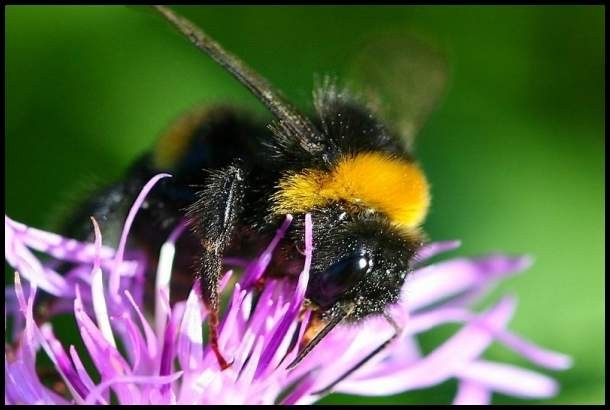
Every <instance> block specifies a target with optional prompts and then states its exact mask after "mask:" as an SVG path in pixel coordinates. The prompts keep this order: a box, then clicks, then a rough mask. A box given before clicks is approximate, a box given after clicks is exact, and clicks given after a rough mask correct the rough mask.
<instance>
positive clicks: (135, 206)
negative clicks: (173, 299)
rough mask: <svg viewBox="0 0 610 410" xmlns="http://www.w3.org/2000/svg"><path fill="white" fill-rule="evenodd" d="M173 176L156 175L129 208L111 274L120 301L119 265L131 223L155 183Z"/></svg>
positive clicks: (111, 284) (111, 289)
mask: <svg viewBox="0 0 610 410" xmlns="http://www.w3.org/2000/svg"><path fill="white" fill-rule="evenodd" d="M167 177H171V175H170V174H158V175H155V176H154V177H152V178H151V179H150V181H148V182H147V183H146V185H144V188H142V190H141V191H140V193H139V194H138V197H137V198H136V200H135V201H134V203H133V205H132V206H131V208H130V209H129V213H128V214H127V219H126V220H125V224H124V225H123V231H122V232H121V239H120V240H119V246H118V248H117V252H116V256H115V258H114V269H113V271H112V274H111V275H110V282H109V288H110V289H109V290H110V294H111V295H112V297H113V298H114V299H115V300H116V301H118V300H119V299H120V295H119V284H120V272H119V270H118V267H119V266H120V265H121V263H122V262H123V255H124V253H125V246H126V245H127V236H128V235H129V230H130V229H131V224H132V223H133V221H134V219H135V218H136V214H137V213H138V211H139V210H140V207H141V206H142V204H143V203H144V201H145V200H146V196H147V195H148V193H149V192H150V191H151V190H152V189H153V187H154V186H155V184H156V183H157V182H159V180H160V179H163V178H167Z"/></svg>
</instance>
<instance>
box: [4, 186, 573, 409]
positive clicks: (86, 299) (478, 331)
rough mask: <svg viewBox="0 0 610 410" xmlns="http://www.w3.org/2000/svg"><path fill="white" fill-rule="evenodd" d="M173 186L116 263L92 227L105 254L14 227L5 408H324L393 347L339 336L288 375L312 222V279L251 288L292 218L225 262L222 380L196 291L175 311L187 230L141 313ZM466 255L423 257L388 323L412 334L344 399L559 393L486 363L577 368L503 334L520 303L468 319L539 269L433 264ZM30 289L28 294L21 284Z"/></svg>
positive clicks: (382, 328) (380, 334) (497, 259)
mask: <svg viewBox="0 0 610 410" xmlns="http://www.w3.org/2000/svg"><path fill="white" fill-rule="evenodd" d="M167 176H168V175H166V174H160V175H158V176H156V177H155V178H153V179H152V180H151V181H150V182H148V184H147V185H146V186H145V187H144V188H143V190H142V192H141V194H140V196H139V197H138V198H137V199H136V201H135V203H134V204H133V207H132V209H131V211H130V213H129V215H128V218H127V220H126V222H125V226H124V230H123V234H122V236H121V240H120V243H119V246H118V248H117V249H116V250H115V249H111V248H108V247H105V246H103V245H102V243H101V242H102V238H101V235H100V232H99V227H98V226H97V224H96V222H95V221H93V225H94V229H95V234H96V235H95V238H96V240H95V243H83V242H79V241H75V240H72V239H67V238H64V237H61V236H59V235H56V234H53V233H49V232H44V231H40V230H38V229H35V228H31V227H28V226H25V225H23V224H21V223H18V222H16V221H14V220H12V219H10V218H9V217H7V216H5V255H6V260H7V261H8V263H9V264H10V265H11V266H12V267H14V268H15V269H16V271H17V272H18V273H17V272H16V273H15V287H14V288H8V289H6V291H5V296H6V304H5V318H6V316H7V317H9V318H11V319H12V327H13V332H12V333H13V343H10V344H9V345H7V346H6V349H5V379H6V382H5V396H4V397H5V403H7V404H15V403H37V404H43V403H44V404H56V403H74V404H93V403H98V404H108V403H111V400H113V401H116V402H118V403H121V404H144V403H156V404H168V403H180V404H219V403H262V404H270V403H278V402H279V403H285V404H297V403H298V404H302V403H312V402H315V401H317V400H318V399H319V398H320V395H319V394H317V393H316V392H318V391H319V390H321V389H323V388H325V387H326V386H328V385H329V384H331V383H332V382H334V381H335V380H336V378H337V377H338V375H341V374H343V373H344V372H346V371H347V370H349V369H350V368H351V367H352V366H353V365H354V364H356V363H358V362H359V361H360V360H361V359H362V358H363V357H365V356H366V355H367V354H368V353H369V352H371V351H372V350H374V349H375V348H376V347H377V346H379V345H380V344H381V343H382V342H383V341H385V340H387V339H388V338H389V336H391V335H392V332H393V329H392V327H391V326H390V325H388V323H387V322H386V321H385V320H383V319H377V318H372V319H369V320H367V321H365V322H363V323H362V324H360V325H357V326H338V327H337V328H335V329H334V330H333V331H331V333H330V334H329V335H328V336H327V337H326V338H325V339H324V340H323V341H322V342H321V343H320V344H319V345H318V346H317V347H316V348H315V349H314V350H313V351H312V352H311V353H310V354H309V355H308V356H307V357H306V358H305V359H304V360H303V361H302V362H301V363H300V364H299V365H298V366H296V367H295V368H294V369H292V370H286V367H287V366H288V364H289V363H290V362H291V361H292V360H293V359H294V358H295V357H296V354H297V348H296V346H298V342H299V341H300V339H301V338H302V337H303V333H304V330H305V328H306V325H307V323H308V320H309V312H308V311H305V314H303V311H304V310H303V309H302V304H303V301H304V296H305V289H306V287H307V282H308V278H309V267H310V263H311V258H312V253H314V254H315V238H312V233H311V232H312V220H311V217H310V216H309V215H307V216H306V249H305V254H306V258H305V266H304V267H303V271H302V273H301V274H300V276H299V278H298V282H297V283H294V281H288V280H285V279H269V280H267V281H266V283H265V287H264V288H263V290H262V291H260V294H258V293H259V291H258V290H256V289H255V288H254V287H253V286H252V284H253V283H255V282H256V279H257V278H259V277H261V276H262V275H263V273H264V272H265V269H266V267H267V265H268V263H269V261H270V257H271V254H272V252H273V250H274V248H275V247H276V245H277V244H278V242H279V241H280V239H281V238H282V236H283V235H284V233H285V232H286V230H287V229H289V228H290V223H291V220H292V217H291V216H290V215H289V216H287V218H286V220H285V222H284V224H283V225H282V226H281V227H280V229H279V230H278V232H277V234H276V236H275V238H274V239H273V241H272V242H271V243H270V244H269V245H268V246H267V248H266V249H265V250H264V251H263V252H262V253H261V255H260V256H259V257H258V258H256V259H255V260H253V261H250V262H248V261H241V260H231V261H230V260H227V263H233V264H236V265H240V264H242V265H244V267H245V271H244V274H243V275H242V277H241V278H240V279H239V281H230V280H229V279H230V278H231V274H232V271H228V272H227V273H226V275H225V276H224V278H223V280H222V282H221V288H224V290H225V292H227V293H229V294H230V302H229V305H228V307H227V308H226V309H225V311H224V315H223V320H222V322H221V328H220V332H219V343H220V348H221V350H222V352H223V353H224V354H226V355H227V356H228V358H229V359H232V360H233V365H232V366H231V367H230V368H229V369H227V370H225V371H221V370H220V369H219V367H218V364H217V361H216V359H215V357H214V354H213V352H212V351H211V350H210V349H209V347H208V346H207V345H206V344H205V342H204V339H203V334H202V329H203V326H202V323H203V322H204V321H205V320H206V316H207V312H206V310H205V308H204V307H203V305H202V304H201V302H200V298H199V296H198V293H197V289H198V286H197V283H195V284H194V285H193V287H192V290H191V292H190V295H189V296H188V298H187V299H186V300H184V301H179V302H177V303H175V304H174V305H173V306H170V303H169V300H170V299H169V295H170V287H169V284H170V278H171V275H172V261H173V259H174V254H175V252H180V249H176V248H175V245H174V244H175V243H176V240H177V238H178V237H179V236H180V234H181V233H182V231H183V230H184V229H185V225H184V224H181V225H180V226H178V227H177V228H176V229H175V231H174V232H173V233H172V234H171V235H170V237H169V238H168V239H167V241H166V243H165V244H164V245H163V247H162V249H161V251H160V258H159V265H158V272H157V275H156V282H155V295H156V298H155V308H154V311H152V312H148V311H145V310H144V303H143V298H144V296H143V295H144V292H143V288H144V286H143V283H144V280H145V278H144V272H145V261H144V259H143V258H142V257H139V256H138V254H137V253H130V252H127V251H126V249H125V244H126V239H127V236H128V233H129V229H130V225H131V223H132V222H133V219H134V217H135V214H136V212H137V210H138V209H139V208H140V205H141V204H142V202H143V200H144V198H145V197H146V195H147V194H148V192H149V191H150V189H151V188H152V187H153V185H154V184H155V183H156V182H157V181H158V180H159V179H161V178H164V177H167ZM313 223H315V221H313ZM458 246H459V243H458V242H457V241H453V242H437V243H432V244H430V245H428V246H426V247H425V248H423V249H422V250H421V252H420V253H419V255H418V266H417V267H416V269H415V270H414V272H412V273H411V274H410V276H409V279H408V280H407V282H406V283H405V286H404V288H403V292H402V297H401V300H400V302H399V303H398V304H397V305H395V306H393V307H392V308H391V309H390V312H389V313H390V314H391V315H392V317H393V318H394V320H395V321H396V322H397V323H398V324H399V325H400V326H401V327H402V329H403V330H402V334H401V335H400V337H399V338H397V339H396V340H395V341H394V342H393V343H392V344H391V345H390V346H388V347H387V348H386V349H385V350H383V351H382V352H381V353H380V354H378V355H377V356H375V357H374V358H373V359H372V360H370V361H369V362H367V363H366V364H365V365H364V366H363V367H361V368H360V369H358V370H357V371H356V372H354V373H353V374H352V375H351V376H350V377H348V378H346V379H345V380H343V381H341V382H340V383H339V384H337V385H336V386H335V388H334V391H337V392H343V393H349V394H356V395H364V396H374V395H389V394H395V393H400V392H406V391H410V390H416V389H422V388H426V387H430V386H434V385H437V384H439V383H442V382H444V381H445V380H447V379H451V378H456V379H457V380H458V391H457V394H456V397H455V400H454V403H456V404H464V403H479V404H483V403H489V402H490V401H491V395H492V393H493V392H500V393H503V394H505V395H511V396H516V397H522V398H546V397H551V396H553V395H555V394H556V393H557V390H558V386H557V384H556V382H555V381H554V380H553V379H551V378H549V377H548V376H545V375H543V374H541V373H537V372H534V371H531V370H526V369H522V368H518V367H515V366H513V365H508V364H503V363H497V362H491V361H488V360H485V359H483V358H482V354H483V353H484V351H485V350H486V349H487V347H489V346H490V345H491V344H492V343H493V342H494V341H497V342H499V343H502V344H504V345H505V346H507V347H508V348H509V349H512V350H513V351H515V352H516V353H517V354H519V355H521V356H522V357H524V358H526V359H528V360H529V361H531V362H532V363H534V364H536V365H538V366H541V367H544V368H547V369H555V370H561V369H566V368H568V367H570V365H571V359H570V358H569V357H567V356H565V355H563V354H561V353H556V352H552V351H549V350H546V349H543V348H541V347H538V346H536V345H535V344H533V343H531V342H529V341H527V340H525V339H523V338H521V337H519V336H517V335H515V334H514V333H511V332H510V331H508V330H506V327H507V325H508V322H509V320H510V319H511V316H512V314H513V312H514V309H515V306H516V302H515V299H514V298H513V297H510V296H506V297H504V298H503V299H501V300H500V301H499V302H497V303H496V304H495V305H494V306H492V307H490V308H488V309H487V310H484V311H483V312H479V313H477V312H475V311H473V310H472V308H471V307H470V306H471V305H472V304H473V302H474V301H475V300H476V299H477V298H479V297H480V296H481V295H482V294H484V293H485V292H487V291H488V290H489V289H490V288H491V287H492V286H493V285H494V284H496V283H498V281H500V280H501V279H503V278H505V277H507V276H509V275H512V274H515V273H518V272H520V271H523V270H524V269H526V268H527V267H528V266H529V265H530V260H529V259H528V258H525V257H507V256H503V255H493V256H488V257H484V258H480V259H468V258H457V259H450V260H447V261H444V262H439V263H435V264H431V265H426V264H425V262H426V260H428V259H429V258H430V257H432V256H433V255H435V254H438V253H441V252H445V251H448V250H451V249H454V248H456V247H458ZM33 251H38V252H42V253H44V254H46V255H48V256H50V257H51V259H52V261H51V262H46V263H42V262H41V261H40V260H39V259H38V258H37V257H36V256H35V255H34V253H33ZM57 261H68V262H71V263H73V264H74V267H73V268H72V269H71V270H70V271H69V272H67V273H66V274H63V275H60V274H59V273H58V272H57V271H55V270H54V266H55V265H54V263H57ZM22 279H25V280H26V281H27V282H23V283H22ZM229 284H231V285H229ZM39 290H43V291H45V292H47V293H50V294H52V295H54V296H55V297H56V298H57V299H56V300H57V303H54V304H53V307H52V309H51V311H49V312H47V313H48V314H49V315H51V316H53V315H57V314H60V313H68V314H70V315H73V317H74V319H75V321H76V324H77V328H78V331H79V334H80V337H81V338H82V342H83V344H84V346H85V349H82V351H77V349H76V347H75V346H72V345H71V346H65V345H64V344H62V342H61V341H60V340H59V339H58V337H57V335H56V334H55V333H54V332H53V329H52V326H51V324H50V323H42V324H39V323H36V322H35V321H34V309H35V308H36V307H37V305H36V301H37V299H36V296H37V294H38V293H39ZM255 296H257V299H255ZM255 300H256V303H255ZM5 322H6V320H5ZM446 323H459V324H460V326H461V327H460V329H459V330H458V331H457V332H456V333H455V334H453V335H452V336H451V337H450V338H448V339H447V340H446V341H444V343H442V344H441V345H440V346H438V347H437V348H436V349H434V350H433V351H432V352H431V353H429V354H426V355H423V354H422V353H421V352H420V349H419V346H418V344H417V342H416V339H415V336H416V335H418V334H420V333H422V332H426V331H428V330H430V329H432V328H434V327H436V326H439V325H442V324H446ZM295 337H296V343H295ZM40 349H42V350H43V351H44V353H45V354H46V355H47V356H48V357H49V358H50V359H51V361H52V363H53V365H54V367H55V369H56V371H57V372H58V373H59V375H60V376H61V380H62V383H61V385H62V386H64V387H65V388H66V389H67V391H65V392H63V393H62V394H59V393H57V392H56V391H55V390H54V389H52V388H50V387H47V386H46V385H45V384H44V383H43V380H44V376H42V375H41V374H40V373H39V369H37V367H36V354H37V352H38V351H39V350H40ZM86 356H88V358H89V359H90V362H91V363H92V364H93V366H89V368H87V367H86V366H85V365H84V363H86V362H87V361H86V360H84V359H83V358H84V357H86ZM111 392H112V393H113V396H112V397H113V399H111Z"/></svg>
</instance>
